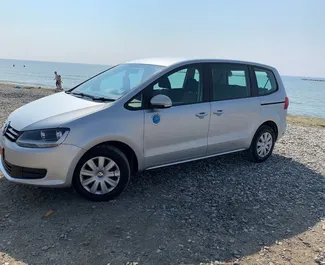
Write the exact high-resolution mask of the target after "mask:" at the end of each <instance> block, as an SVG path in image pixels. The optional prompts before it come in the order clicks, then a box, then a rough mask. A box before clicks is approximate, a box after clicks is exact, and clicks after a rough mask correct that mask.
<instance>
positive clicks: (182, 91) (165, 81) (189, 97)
mask: <svg viewBox="0 0 325 265" xmlns="http://www.w3.org/2000/svg"><path fill="white" fill-rule="evenodd" d="M202 80H203V79H202V72H201V69H200V67H199V66H197V67H193V66H191V67H187V68H183V69H181V70H178V71H176V72H173V73H171V74H169V75H167V76H164V77H162V78H160V79H159V80H158V82H157V83H155V84H154V85H153V91H152V92H153V93H152V96H154V95H157V94H164V95H166V96H168V97H170V99H171V100H172V102H173V106H175V105H184V104H193V103H198V102H202V97H203V86H202Z"/></svg>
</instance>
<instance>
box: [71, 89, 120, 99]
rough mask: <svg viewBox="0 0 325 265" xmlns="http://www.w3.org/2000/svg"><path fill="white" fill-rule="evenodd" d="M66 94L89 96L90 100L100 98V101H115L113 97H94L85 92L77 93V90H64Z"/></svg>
mask: <svg viewBox="0 0 325 265" xmlns="http://www.w3.org/2000/svg"><path fill="white" fill-rule="evenodd" d="M66 93H67V94H72V95H76V96H81V97H87V98H91V99H92V100H100V101H115V100H114V99H111V98H105V97H94V96H93V95H89V94H85V93H77V92H69V91H67V92H66Z"/></svg>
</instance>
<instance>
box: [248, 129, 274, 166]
mask: <svg viewBox="0 0 325 265" xmlns="http://www.w3.org/2000/svg"><path fill="white" fill-rule="evenodd" d="M262 136H263V137H264V138H263V139H268V140H266V141H264V145H263V146H262V147H261V149H260V151H258V145H261V143H262V142H263V139H262ZM269 137H271V139H270V141H269ZM266 143H271V146H270V147H269V148H267V147H268V146H269V145H268V144H266ZM274 145H275V133H274V131H273V129H272V128H271V127H269V126H267V125H263V126H261V127H260V128H259V129H258V131H257V132H256V133H255V135H254V138H253V140H252V143H251V146H250V147H249V149H248V150H247V157H248V159H249V160H250V161H252V162H255V163H261V162H264V161H266V160H267V159H268V158H269V157H270V156H271V155H272V152H273V149H274ZM263 149H265V150H266V151H265V152H266V153H264V151H263Z"/></svg>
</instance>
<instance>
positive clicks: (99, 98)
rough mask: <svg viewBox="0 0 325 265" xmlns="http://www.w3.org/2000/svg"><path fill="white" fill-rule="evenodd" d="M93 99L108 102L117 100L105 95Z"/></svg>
mask: <svg viewBox="0 0 325 265" xmlns="http://www.w3.org/2000/svg"><path fill="white" fill-rule="evenodd" d="M93 100H100V101H107V102H109V101H110V102H113V101H115V99H112V98H104V97H98V98H96V97H94V98H93Z"/></svg>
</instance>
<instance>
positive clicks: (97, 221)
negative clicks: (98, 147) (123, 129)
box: [0, 86, 325, 265]
mask: <svg viewBox="0 0 325 265" xmlns="http://www.w3.org/2000/svg"><path fill="white" fill-rule="evenodd" d="M49 93H50V92H48V91H44V90H36V89H30V90H25V89H21V90H18V89H13V88H8V87H4V86H2V87H1V86H0V106H1V110H0V122H2V121H3V120H4V119H5V118H6V116H7V115H8V114H9V113H10V112H11V111H12V110H14V109H15V108H17V107H19V106H20V105H23V104H24V103H27V102H29V101H31V100H34V99H36V98H39V97H42V96H45V95H47V94H49ZM324 136H325V130H323V129H319V128H308V127H298V126H294V125H289V126H288V131H287V133H286V135H285V137H284V138H283V139H281V141H280V142H279V143H277V145H276V149H275V152H274V155H273V156H272V157H271V158H270V159H269V160H268V161H267V162H265V163H262V164H253V163H250V162H248V161H246V160H245V158H244V157H243V155H242V154H235V155H228V156H224V157H218V158H212V159H208V160H204V161H198V162H192V163H187V164H183V165H177V166H172V167H169V168H163V169H157V170H153V171H148V172H144V173H141V174H138V175H137V176H135V177H134V178H133V179H132V181H131V183H130V185H129V187H128V188H127V190H126V191H125V192H124V193H123V194H122V195H121V196H120V197H119V198H118V199H117V200H115V201H112V202H108V203H107V202H106V203H93V202H89V201H86V200H84V199H82V198H80V197H79V196H77V195H76V194H75V193H74V192H73V191H72V190H71V189H64V190H63V189H45V188H35V187H28V186H22V185H16V184H13V183H10V182H8V181H6V180H5V179H4V178H3V176H2V175H1V173H0V264H6V265H9V264H60V265H61V264H103V265H107V264H112V265H113V264H139V265H145V264H150V265H164V264H187V265H188V264H250V265H253V264H262V265H264V264H266V265H272V264H273V265H275V264H281V265H286V264H288V265H289V264H294V265H296V264H304V265H309V264H311V265H312V264H325V219H324V217H325V177H324V176H325V169H324V158H325V137H324ZM128 262H129V263H128ZM132 262H133V263H132Z"/></svg>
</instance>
